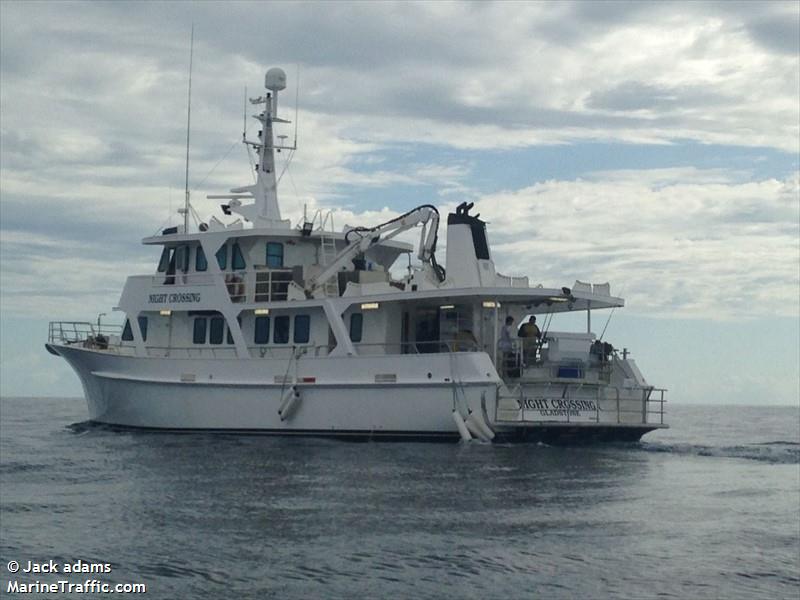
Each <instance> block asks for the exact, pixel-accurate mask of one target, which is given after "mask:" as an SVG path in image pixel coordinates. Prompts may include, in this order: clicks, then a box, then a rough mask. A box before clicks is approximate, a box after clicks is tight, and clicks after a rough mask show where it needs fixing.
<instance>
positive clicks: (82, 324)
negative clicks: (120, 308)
mask: <svg viewBox="0 0 800 600" xmlns="http://www.w3.org/2000/svg"><path fill="white" fill-rule="evenodd" d="M121 334H122V326H121V325H102V324H101V325H98V324H97V323H90V322H89V321H50V323H49V325H48V332H47V341H48V342H49V343H51V344H79V343H82V344H87V343H88V344H95V345H97V346H98V347H99V346H103V345H105V346H108V345H109V342H110V341H112V340H111V338H112V337H113V338H117V339H118V338H119V336H120V335H121Z"/></svg>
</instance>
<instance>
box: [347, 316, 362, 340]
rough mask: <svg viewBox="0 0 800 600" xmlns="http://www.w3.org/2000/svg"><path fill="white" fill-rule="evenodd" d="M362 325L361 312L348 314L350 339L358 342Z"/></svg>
mask: <svg viewBox="0 0 800 600" xmlns="http://www.w3.org/2000/svg"><path fill="white" fill-rule="evenodd" d="M363 327H364V315H363V314H361V313H353V314H352V315H350V341H351V342H360V341H361V333H362V330H363Z"/></svg>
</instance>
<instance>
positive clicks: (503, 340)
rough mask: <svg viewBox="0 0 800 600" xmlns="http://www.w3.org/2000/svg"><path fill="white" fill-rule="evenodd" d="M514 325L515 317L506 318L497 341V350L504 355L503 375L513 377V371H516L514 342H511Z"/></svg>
mask: <svg viewBox="0 0 800 600" xmlns="http://www.w3.org/2000/svg"><path fill="white" fill-rule="evenodd" d="M513 325H514V317H512V316H511V315H509V316H507V317H506V324H505V325H503V328H502V329H501V330H500V339H499V340H498V341H497V349H498V350H499V351H500V352H501V354H502V359H501V360H502V365H503V374H504V375H505V376H506V377H508V376H511V375H512V374H513V373H512V370H513V369H516V364H515V362H516V361H515V360H514V342H513V341H512V340H511V327H512V326H513Z"/></svg>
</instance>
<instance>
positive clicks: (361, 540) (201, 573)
mask: <svg viewBox="0 0 800 600" xmlns="http://www.w3.org/2000/svg"><path fill="white" fill-rule="evenodd" d="M86 416H87V412H86V406H85V403H84V401H83V400H82V399H75V398H70V399H54V398H36V399H30V398H28V399H20V398H4V399H2V400H1V401H0V586H2V589H1V590H0V596H3V597H14V596H15V595H13V594H8V593H7V586H8V585H9V581H12V580H16V581H18V582H19V583H33V582H35V581H37V580H38V581H41V582H53V581H58V580H68V581H70V582H75V583H78V582H81V583H83V582H84V581H85V580H86V579H97V580H99V581H103V582H107V583H110V584H116V583H144V584H146V586H147V593H146V594H144V595H143V596H142V597H147V598H273V597H274V598H326V599H327V598H414V599H417V598H436V599H440V598H458V599H462V598H476V599H481V600H485V599H492V598H497V599H503V600H508V599H514V598H545V599H548V598H610V597H613V598H680V599H690V598H714V599H717V598H724V599H731V598H769V599H778V598H791V599H797V598H798V597H799V596H800V411H799V410H798V408H796V407H784V408H779V407H759V408H756V407H725V406H715V407H712V406H685V405H683V406H681V405H672V406H670V412H669V416H668V421H669V422H670V424H671V425H672V429H670V430H668V431H661V432H655V433H651V434H648V435H647V436H645V438H644V441H643V442H641V443H637V444H622V445H612V446H608V445H606V446H585V447H548V446H543V445H533V444H531V445H517V446H513V445H499V446H497V445H495V446H489V445H481V444H468V445H464V444H424V443H386V442H383V443H381V442H368V443H351V442H340V441H332V440H323V439H311V438H306V439H297V438H274V437H262V436H238V435H212V434H163V433H141V432H118V431H112V430H109V429H107V428H104V427H100V426H93V425H90V424H87V423H86V422H85V419H86ZM12 560H14V561H18V562H19V563H20V564H21V565H22V566H23V567H25V566H26V565H27V561H33V562H45V563H46V562H47V561H49V560H53V561H55V563H56V564H57V565H58V564H63V563H65V562H68V563H71V564H74V563H75V562H77V561H78V560H81V561H83V562H84V563H108V564H109V565H110V566H109V568H110V571H111V572H110V573H102V574H92V575H87V574H81V575H78V574H64V573H60V574H58V575H56V574H33V573H29V574H25V573H22V572H20V573H17V574H15V575H13V574H11V573H9V572H8V566H7V563H8V562H9V561H12ZM62 568H63V567H62ZM73 596H76V597H77V596H82V597H95V595H92V594H74V595H73ZM28 597H62V596H59V595H57V594H55V595H49V596H45V595H43V594H31V595H28ZM63 597H72V596H63ZM106 597H107V596H106Z"/></svg>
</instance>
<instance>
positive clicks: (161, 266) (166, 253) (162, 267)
mask: <svg viewBox="0 0 800 600" xmlns="http://www.w3.org/2000/svg"><path fill="white" fill-rule="evenodd" d="M171 254H172V248H166V247H165V248H164V250H163V251H162V252H161V258H160V259H159V260H158V272H159V273H164V272H165V271H166V270H167V267H168V266H169V261H170V259H171V258H172V256H171Z"/></svg>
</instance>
